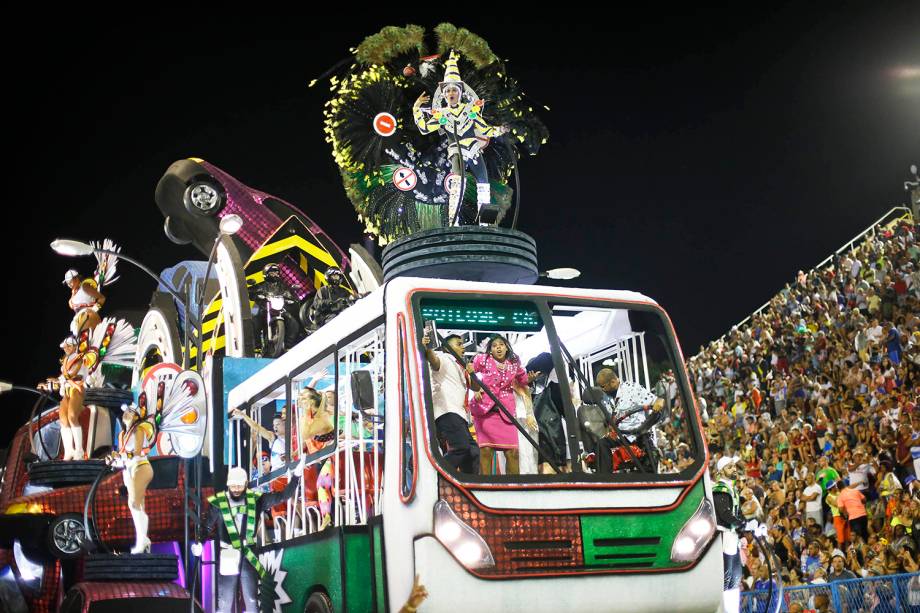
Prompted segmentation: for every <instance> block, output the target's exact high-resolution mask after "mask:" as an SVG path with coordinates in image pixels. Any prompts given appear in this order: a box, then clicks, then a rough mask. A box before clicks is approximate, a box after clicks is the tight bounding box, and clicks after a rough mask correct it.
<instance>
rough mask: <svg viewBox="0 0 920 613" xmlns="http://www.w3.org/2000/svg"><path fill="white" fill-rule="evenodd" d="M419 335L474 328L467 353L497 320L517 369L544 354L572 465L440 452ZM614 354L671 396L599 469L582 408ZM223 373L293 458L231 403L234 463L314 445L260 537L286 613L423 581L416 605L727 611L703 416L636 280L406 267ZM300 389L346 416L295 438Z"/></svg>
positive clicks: (251, 465) (631, 372)
mask: <svg viewBox="0 0 920 613" xmlns="http://www.w3.org/2000/svg"><path fill="white" fill-rule="evenodd" d="M426 329H428V330H429V331H431V332H434V335H435V337H436V338H444V337H445V336H447V335H452V334H456V335H459V336H461V338H462V340H463V342H464V346H465V352H466V356H465V357H466V358H467V359H469V358H472V357H473V356H474V355H475V354H476V353H478V352H481V351H482V350H483V347H484V343H485V341H486V339H488V338H489V337H490V336H491V335H492V334H496V333H498V334H501V335H503V336H504V337H506V338H507V339H508V341H509V342H510V345H511V346H512V348H513V350H514V352H515V353H516V354H517V355H518V357H519V358H520V359H521V360H522V363H527V362H528V361H529V360H530V359H532V358H534V357H536V356H540V355H543V356H544V359H546V358H547V356H546V355H545V354H548V357H551V360H552V367H553V368H552V374H551V375H550V377H549V378H548V380H549V382H548V383H547V385H550V384H552V385H555V386H557V388H556V398H557V402H558V403H559V404H561V406H559V407H557V410H558V412H559V418H560V420H561V422H562V432H563V438H564V441H565V443H564V446H565V449H562V450H558V451H559V454H558V456H557V457H558V458H560V462H559V464H560V465H557V466H555V468H552V467H549V466H548V464H543V465H541V463H540V462H537V466H538V468H537V469H536V470H532V471H531V472H530V473H529V474H503V473H504V471H503V469H502V466H503V463H502V462H501V461H498V462H496V466H497V468H496V469H495V470H494V471H493V474H465V473H461V472H459V471H458V470H456V469H454V468H453V467H452V466H451V465H450V464H448V463H447V462H446V461H445V459H444V451H443V450H442V448H441V446H440V445H439V439H438V436H437V431H436V430H437V429H436V426H435V423H434V415H433V413H432V387H431V386H432V380H431V373H430V370H429V365H428V363H427V361H426V359H425V354H424V351H423V346H422V343H421V340H422V336H423V334H424V333H425V330H426ZM435 342H437V341H435ZM232 360H233V358H225V362H226V361H230V362H232ZM226 368H227V364H226V363H225V365H224V369H225V370H226ZM603 368H609V369H612V370H614V371H615V373H616V374H617V376H618V378H619V380H620V382H621V385H622V383H623V382H629V383H631V384H634V385H638V386H641V387H643V388H644V389H646V390H648V391H649V392H650V393H652V394H654V395H655V396H656V399H657V400H656V403H657V404H659V406H660V405H662V404H663V405H665V408H664V410H662V411H660V414H661V415H660V418H659V419H657V421H656V422H655V424H654V426H652V427H651V428H650V429H649V430H648V431H646V432H645V433H644V434H642V435H637V437H633V438H632V439H630V440H635V441H636V442H637V444H636V445H630V446H629V447H630V449H629V450H628V451H627V450H619V452H618V455H619V456H620V457H619V460H620V461H619V462H615V463H614V470H612V471H607V472H605V473H601V472H598V471H596V470H595V468H596V466H597V464H596V462H594V463H592V462H591V456H590V454H589V452H590V451H592V450H593V451H595V452H597V451H598V450H597V448H595V446H594V443H592V441H590V440H589V438H590V432H591V427H592V423H591V415H593V413H592V412H591V411H590V410H588V409H590V408H591V407H592V406H597V405H598V404H602V403H601V401H600V400H598V399H597V398H596V394H597V390H594V391H591V390H590V389H589V388H590V387H592V386H594V384H595V377H596V376H597V374H598V372H599V371H600V370H601V369H603ZM225 385H227V386H228V389H226V390H225V391H226V392H227V395H226V396H225V398H226V406H225V411H224V414H225V415H228V414H229V410H230V409H234V408H235V409H240V410H241V411H244V412H246V413H248V415H249V416H251V417H252V418H253V419H255V420H259V421H262V422H263V423H264V422H265V421H266V420H270V419H271V418H272V416H273V415H276V414H279V413H281V414H283V415H284V422H283V425H280V426H279V425H276V431H277V430H278V429H279V428H284V431H283V432H281V434H282V435H283V434H284V433H285V432H287V433H291V435H290V436H283V440H284V449H285V455H284V458H283V459H284V460H285V461H286V466H285V467H282V468H278V469H276V470H273V471H272V470H269V469H267V468H263V467H266V464H264V463H262V462H260V461H259V453H258V448H259V446H260V445H259V444H258V443H255V442H254V440H255V436H254V434H253V433H252V432H250V429H249V427H248V426H247V425H246V424H245V422H244V421H242V420H238V419H230V418H229V417H227V418H226V421H225V423H224V425H223V439H224V440H223V445H222V447H223V449H222V450H221V454H222V455H223V458H224V462H225V463H226V465H227V466H232V465H239V466H243V467H244V468H246V469H247V470H249V471H251V474H252V476H253V481H252V486H253V487H263V488H268V487H272V483H273V482H275V481H277V480H279V479H284V474H285V472H286V469H288V468H290V467H293V466H294V465H295V464H296V462H297V461H298V460H299V458H300V457H301V454H303V455H304V456H305V461H306V469H305V471H304V478H303V479H302V481H301V486H300V488H299V490H298V491H297V493H296V495H295V497H294V498H293V499H291V500H290V501H289V502H288V503H287V506H286V507H285V508H284V509H281V510H280V511H276V512H274V515H275V517H274V520H273V522H272V525H271V526H270V527H265V526H263V530H262V539H263V543H262V544H261V545H260V547H259V549H258V551H259V554H260V557H261V559H262V562H263V565H264V566H265V567H266V568H267V569H268V571H269V575H270V577H271V579H273V581H274V583H275V588H274V589H275V593H274V599H275V603H274V604H275V610H276V611H297V612H300V611H381V612H382V611H398V610H399V609H400V607H401V606H402V605H403V604H404V603H405V602H406V600H407V598H408V596H409V594H410V591H411V590H412V586H413V580H414V578H415V577H416V575H417V576H418V578H419V581H420V583H421V584H422V585H424V586H425V588H426V590H427V592H428V594H429V596H428V598H427V599H426V600H425V602H424V603H423V604H422V605H421V607H420V610H422V611H455V610H458V609H463V610H474V611H527V612H529V613H535V612H538V611H560V610H566V611H573V612H574V611H628V612H631V613H633V612H637V611H665V610H667V611H673V610H680V611H715V610H717V609H718V608H719V604H720V600H721V593H722V553H721V546H720V544H719V541H718V536H717V533H716V531H715V529H714V515H713V512H712V505H711V491H710V483H709V477H708V475H707V452H706V447H705V444H704V442H703V438H702V436H701V425H700V418H699V415H698V411H697V409H696V405H695V402H694V400H693V396H692V394H691V391H690V386H689V384H688V380H687V374H686V372H685V369H684V360H683V356H682V355H681V350H680V347H679V345H678V342H677V337H676V335H675V332H674V329H673V327H672V325H671V322H670V320H669V318H668V316H667V314H666V313H665V312H664V310H663V309H662V308H661V307H659V306H658V305H657V304H656V303H655V302H654V301H652V300H651V299H649V298H647V297H645V296H643V295H641V294H638V293H634V292H628V291H601V290H585V289H570V288H557V287H547V286H532V285H511V284H497V283H482V282H467V281H454V280H441V279H423V278H396V279H393V280H390V281H388V282H387V283H385V284H384V285H382V286H381V287H379V288H378V289H376V290H375V291H373V292H372V293H370V294H368V295H367V296H365V297H363V298H361V299H360V300H358V301H357V302H356V303H355V304H354V305H352V306H351V307H349V308H348V309H346V310H345V311H344V312H342V313H341V314H340V315H339V316H338V317H337V318H336V319H334V320H333V321H331V322H330V323H328V324H326V325H325V326H323V327H322V328H320V329H319V330H317V331H316V332H315V333H314V334H312V335H311V336H309V337H308V338H307V339H306V340H304V341H302V342H301V343H300V344H298V345H297V346H295V347H294V348H293V349H291V350H290V351H289V352H288V353H287V354H285V355H283V356H282V357H280V358H279V359H277V360H274V361H273V362H271V363H270V364H268V365H267V366H265V367H264V368H262V369H261V370H258V371H257V372H255V374H252V375H251V376H249V377H248V378H246V379H245V380H244V381H242V382H241V383H239V384H236V385H233V386H232V389H230V388H229V387H230V384H228V383H225ZM305 388H310V389H312V390H316V392H318V393H320V394H322V395H324V396H325V403H324V405H323V406H324V408H325V409H326V410H328V411H329V412H330V413H332V414H333V415H332V423H333V424H334V430H333V431H332V432H330V433H328V434H326V435H324V436H321V437H318V438H316V439H314V444H313V445H312V446H308V445H305V444H302V443H301V441H306V440H307V439H309V438H310V436H309V433H308V432H305V431H306V430H309V429H310V423H312V421H311V420H312V419H316V411H315V410H311V409H310V408H308V407H307V406H305V404H306V396H305V395H304V390H305ZM535 398H536V396H535ZM282 409H284V411H282ZM510 410H511V411H514V410H515V409H514V407H511V408H510ZM593 425H596V424H593ZM217 431H218V432H220V429H219V428H218V429H217ZM542 436H543V432H542V431H541V433H540V434H539V435H536V437H537V438H538V439H539V438H540V437H542ZM638 437H641V439H642V440H643V441H644V445H639V444H638V440H639V438H638ZM316 440H319V441H321V445H320V446H319V447H317V446H316V442H315V441H316ZM538 442H539V441H538ZM528 447H529V443H526V441H523V439H522V444H521V447H520V453H521V454H524V453H525V452H526V453H535V451H534V450H533V449H532V447H531V448H530V449H528ZM615 452H616V450H615ZM496 455H498V456H500V455H501V454H500V453H499V454H496ZM615 455H616V453H615ZM562 458H564V461H562ZM539 459H540V460H545V459H546V457H545V455H544V456H539ZM553 463H554V462H553ZM522 464H523V462H522ZM321 475H325V476H326V478H325V480H324V479H323V478H321V477H320V476H321ZM330 477H331V478H330ZM324 484H325V485H324ZM324 500H325V501H326V502H327V504H328V505H329V506H327V507H326V509H327V510H328V511H329V514H330V516H331V517H330V519H331V521H329V520H327V522H328V525H324V520H323V514H324V513H323V511H324V505H323V501H324Z"/></svg>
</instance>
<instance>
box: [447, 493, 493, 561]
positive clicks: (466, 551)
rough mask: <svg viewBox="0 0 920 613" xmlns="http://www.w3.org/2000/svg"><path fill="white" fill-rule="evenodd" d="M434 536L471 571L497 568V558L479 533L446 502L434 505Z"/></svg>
mask: <svg viewBox="0 0 920 613" xmlns="http://www.w3.org/2000/svg"><path fill="white" fill-rule="evenodd" d="M434 535H435V536H436V537H437V539H438V540H439V541H441V544H442V545H444V546H445V547H447V549H448V550H449V551H450V552H451V553H452V554H453V555H454V557H455V558H457V560H459V561H460V563H461V564H463V565H464V566H465V567H467V568H469V569H475V568H489V567H491V566H495V558H494V557H492V551H491V550H490V549H489V545H488V544H486V542H485V540H484V539H483V538H482V537H481V536H479V533H478V532H476V531H475V530H473V529H472V528H470V527H469V526H468V525H466V524H465V523H464V522H463V521H461V520H460V518H459V517H457V515H456V514H455V513H454V511H453V509H451V508H450V505H449V504H447V501H445V500H439V501H437V502H436V503H435V505H434Z"/></svg>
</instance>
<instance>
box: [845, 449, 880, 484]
mask: <svg viewBox="0 0 920 613" xmlns="http://www.w3.org/2000/svg"><path fill="white" fill-rule="evenodd" d="M847 469H848V471H849V475H847V476H848V478H849V480H850V487H851V488H853V489H854V490H858V491H860V492H863V493H865V491H866V490H867V489H868V488H869V473H870V472H872V473H874V472H875V471H874V470H873V469H872V467H871V466H870V465H869V464H868V463H866V456H865V452H863V450H862V449H861V448H857V449H855V450H853V461H852V462H850V464H849V466H848V467H847Z"/></svg>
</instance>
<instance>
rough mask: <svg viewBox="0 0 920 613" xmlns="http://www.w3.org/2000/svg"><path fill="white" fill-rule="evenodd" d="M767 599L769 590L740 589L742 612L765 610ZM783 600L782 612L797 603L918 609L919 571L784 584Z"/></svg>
mask: <svg viewBox="0 0 920 613" xmlns="http://www.w3.org/2000/svg"><path fill="white" fill-rule="evenodd" d="M821 595H824V596H826V597H827V601H828V608H827V609H818V606H819V605H820V604H821V603H820V600H823V599H821V598H818V597H819V596H821ZM769 599H770V592H769V590H755V591H752V592H742V594H741V613H766V608H767V603H768V601H769ZM782 600H783V602H782V607H781V608H780V611H783V612H788V611H789V610H790V607H791V606H792V605H793V603H798V604H799V605H801V607H802V610H803V611H809V610H811V611H814V610H827V611H834V612H835V613H861V612H863V611H866V612H869V611H871V612H872V613H920V573H909V574H903V575H887V576H884V577H869V578H866V579H848V580H846V581H833V582H831V583H819V584H815V585H802V586H798V587H787V588H785V589H784V590H783V599H782ZM816 600H817V601H818V602H816ZM792 610H795V609H792Z"/></svg>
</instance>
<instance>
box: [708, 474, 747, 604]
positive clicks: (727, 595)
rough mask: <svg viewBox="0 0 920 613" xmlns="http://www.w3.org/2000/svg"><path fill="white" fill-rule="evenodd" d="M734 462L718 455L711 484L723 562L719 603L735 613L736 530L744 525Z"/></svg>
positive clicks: (737, 599)
mask: <svg viewBox="0 0 920 613" xmlns="http://www.w3.org/2000/svg"><path fill="white" fill-rule="evenodd" d="M737 462H738V458H732V457H723V458H719V461H718V462H717V463H716V477H717V479H718V481H716V483H715V484H713V486H712V500H713V503H714V505H715V510H716V523H717V528H718V530H719V531H720V532H721V533H722V561H723V563H724V565H725V575H724V578H723V583H722V590H723V593H722V603H723V610H724V611H725V612H726V613H738V611H739V610H740V608H741V555H740V554H739V552H738V530H740V529H741V528H742V527H743V526H744V518H743V517H742V516H741V502H740V499H739V496H738V489H737V487H736V484H735V480H736V479H737V478H738V467H737V466H736V463H737ZM755 523H756V522H755Z"/></svg>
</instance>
